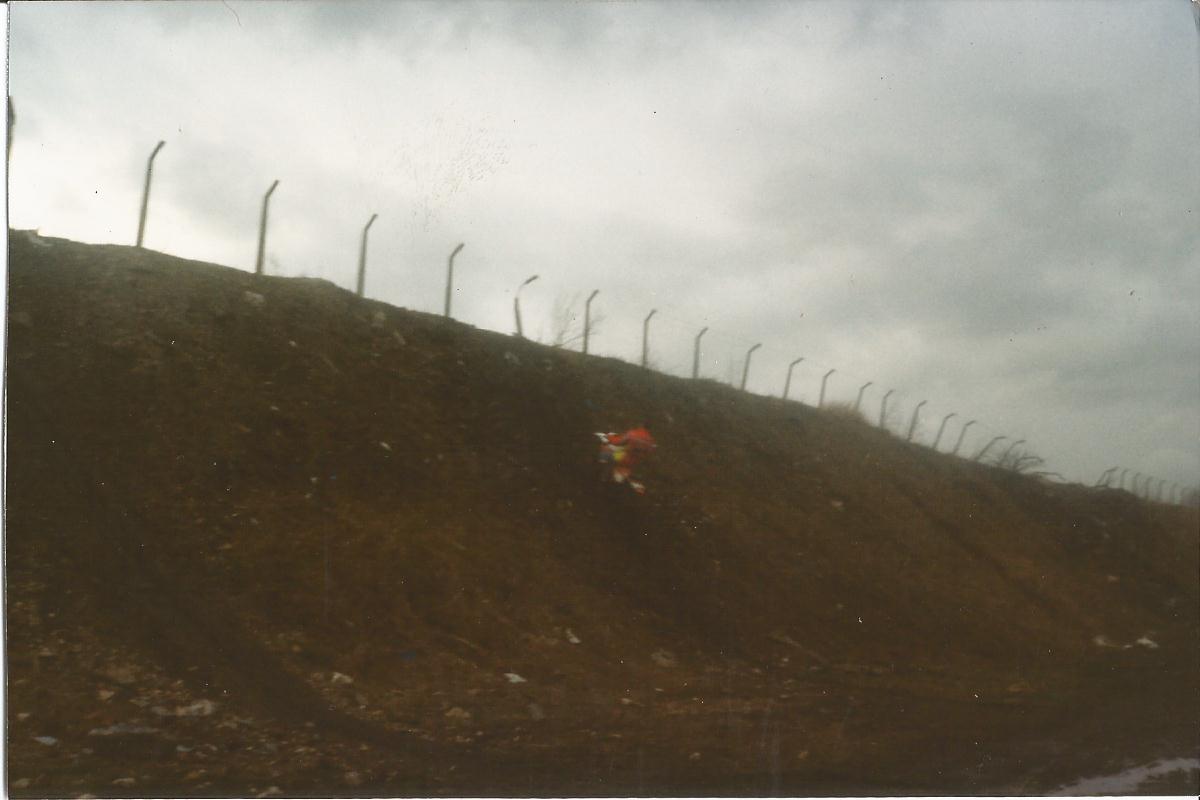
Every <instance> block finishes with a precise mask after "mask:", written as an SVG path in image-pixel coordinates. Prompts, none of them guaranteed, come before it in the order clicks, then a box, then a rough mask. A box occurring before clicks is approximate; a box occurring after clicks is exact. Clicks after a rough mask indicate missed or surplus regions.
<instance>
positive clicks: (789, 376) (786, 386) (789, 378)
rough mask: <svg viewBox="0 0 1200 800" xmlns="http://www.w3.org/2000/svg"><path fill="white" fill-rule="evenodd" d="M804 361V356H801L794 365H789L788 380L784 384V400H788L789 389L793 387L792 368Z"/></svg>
mask: <svg viewBox="0 0 1200 800" xmlns="http://www.w3.org/2000/svg"><path fill="white" fill-rule="evenodd" d="M803 360H804V356H801V357H800V358H797V359H796V360H795V361H793V362H792V363H790V364H788V372H787V380H786V381H784V382H783V399H784V400H787V399H788V389H789V388H791V385H792V368H793V367H795V366H796V365H797V364H799V363H800V362H801V361H803Z"/></svg>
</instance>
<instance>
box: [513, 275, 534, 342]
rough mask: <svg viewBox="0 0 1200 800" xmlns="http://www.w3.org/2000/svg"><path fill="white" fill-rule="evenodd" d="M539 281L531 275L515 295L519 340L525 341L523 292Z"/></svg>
mask: <svg viewBox="0 0 1200 800" xmlns="http://www.w3.org/2000/svg"><path fill="white" fill-rule="evenodd" d="M537 279H538V276H537V275H530V276H529V277H528V278H526V279H525V282H524V283H522V284H521V285H520V286H518V287H517V293H516V294H515V295H513V317H514V318H515V319H516V321H517V338H518V339H524V338H525V331H524V330H522V329H521V290H522V289H524V288H525V287H526V286H528V285H529V284H531V283H533V282H534V281H536V280H537Z"/></svg>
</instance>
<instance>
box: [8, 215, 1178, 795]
mask: <svg viewBox="0 0 1200 800" xmlns="http://www.w3.org/2000/svg"><path fill="white" fill-rule="evenodd" d="M10 238H11V243H10V275H9V320H8V324H9V340H8V341H9V346H8V352H7V369H8V373H7V374H8V384H7V387H8V388H7V392H8V393H7V445H8V451H7V464H6V478H5V479H6V509H5V512H6V515H5V579H6V589H7V591H6V608H5V611H6V644H7V658H8V663H7V667H8V671H7V675H8V686H7V691H8V703H7V720H6V723H7V757H8V764H7V780H8V791H9V792H10V793H11V794H12V795H13V796H16V797H46V796H69V797H76V796H79V795H81V794H84V793H89V794H92V795H95V796H100V797H110V796H111V797H121V796H195V797H205V796H207V797H211V796H247V797H271V796H379V795H384V796H411V795H418V796H444V795H450V796H462V795H472V796H478V795H490V796H497V795H500V796H551V795H554V796H564V795H566V796H578V795H592V796H595V795H602V796H620V795H630V794H635V795H642V796H646V795H686V796H705V795H755V796H764V795H774V794H790V795H802V796H818V795H879V794H882V795H893V796H894V795H929V794H936V795H947V794H1004V795H1011V794H1018V795H1023V794H1044V793H1046V792H1049V791H1051V790H1053V789H1054V788H1055V787H1058V786H1062V785H1064V784H1067V783H1069V782H1071V781H1073V780H1075V779H1078V778H1081V777H1086V776H1091V775H1097V774H1104V773H1107V772H1115V771H1118V770H1121V769H1123V768H1126V767H1129V766H1133V765H1137V764H1142V763H1146V762H1148V761H1152V760H1154V759H1158V758H1178V757H1187V758H1195V757H1197V756H1200V733H1198V728H1197V720H1200V708H1198V706H1200V691H1198V690H1200V663H1198V661H1200V578H1198V575H1200V518H1198V516H1197V512H1196V510H1195V509H1182V508H1177V507H1169V506H1165V505H1160V504H1154V503H1148V502H1145V501H1141V500H1138V499H1136V498H1134V497H1133V496H1132V495H1130V494H1129V493H1126V492H1121V491H1115V490H1107V489H1106V490H1094V489H1090V488H1085V487H1080V486H1068V485H1055V484H1049V483H1046V482H1043V481H1039V480H1037V479H1034V478H1030V477H1025V476H1018V475H1014V474H1012V473H1008V472H1004V471H1001V470H999V469H997V468H995V467H989V466H984V465H980V464H974V463H969V462H966V461H963V460H960V459H954V458H951V457H948V456H945V455H942V454H936V453H932V452H930V451H929V450H927V449H925V448H922V447H917V446H913V445H910V444H907V443H905V442H902V441H899V440H897V439H896V438H895V437H892V436H890V435H888V434H887V433H884V432H881V431H879V430H877V429H875V428H873V427H872V426H870V425H868V424H866V423H865V422H864V421H863V420H861V419H856V418H855V417H854V416H853V415H851V414H847V413H845V412H830V411H828V410H816V409H812V408H809V407H806V406H803V405H800V404H798V403H784V402H782V401H779V400H777V399H771V398H762V397H754V396H748V395H744V394H742V393H739V392H737V391H735V390H733V389H731V388H730V387H726V386H722V385H718V384H716V383H713V382H710V381H698V382H695V381H687V380H682V379H677V378H673V377H668V376H663V375H658V374H654V373H649V372H646V371H644V370H641V369H639V368H637V367H635V366H633V365H630V364H626V363H623V362H619V361H616V360H613V359H605V358H595V357H583V356H581V355H580V354H578V353H571V352H564V351H561V350H556V349H552V348H547V347H543V346H541V345H538V344H536V343H532V342H527V341H523V340H516V339H513V338H511V337H506V336H502V335H498V334H494V333H490V332H487V331H480V330H476V329H473V328H471V327H470V326H467V325H463V324H460V323H455V322H453V321H448V320H444V319H441V318H438V317H432V316H429V315H424V314H419V313H416V312H410V311H406V310H403V309H398V308H394V307H391V306H387V305H384V304H381V303H377V302H373V301H368V300H362V299H359V298H356V297H354V296H353V295H352V294H350V293H348V292H346V291H343V290H341V289H338V288H337V287H334V286H332V285H331V284H329V283H326V282H322V281H313V280H305V279H285V278H270V277H259V278H256V277H255V276H253V275H249V274H246V273H244V272H240V271H237V270H232V269H228V268H224V267H219V266H214V265H207V264H200V263H196V262H189V261H185V260H181V259H177V258H173V257H170V256H165V255H162V254H159V253H154V252H151V251H144V250H137V249H134V248H128V247H117V246H91V245H82V244H78V243H73V242H68V241H65V240H60V239H37V238H35V237H30V236H28V235H27V234H26V233H24V232H12V234H11V237H10ZM647 415H648V416H649V421H650V424H651V427H652V430H654V432H655V435H656V436H657V438H658V441H659V445H660V446H659V451H658V453H657V454H656V457H655V459H654V460H653V462H652V463H651V464H650V465H649V466H648V467H647V468H646V472H645V480H646V483H647V484H648V486H649V492H648V494H647V495H646V496H644V497H636V496H634V495H632V494H629V493H625V492H621V491H617V490H615V489H614V488H613V487H604V486H601V485H599V484H598V483H597V481H596V475H595V468H594V464H593V463H592V461H593V458H594V453H593V441H592V439H591V432H593V431H599V430H612V429H618V428H621V427H622V426H627V425H630V424H632V423H634V422H637V421H640V418H641V417H643V416H647ZM1197 790H1200V777H1198V776H1197V774H1196V773H1195V772H1188V773H1184V772H1180V773H1178V774H1175V775H1171V776H1167V777H1165V778H1162V779H1159V780H1158V781H1157V782H1156V783H1155V784H1154V785H1153V787H1148V788H1147V791H1154V792H1156V793H1160V794H1161V793H1179V794H1193V793H1196V791H1197Z"/></svg>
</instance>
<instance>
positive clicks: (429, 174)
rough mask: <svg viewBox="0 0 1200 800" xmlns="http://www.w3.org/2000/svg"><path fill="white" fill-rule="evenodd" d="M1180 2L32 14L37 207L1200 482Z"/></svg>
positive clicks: (21, 39)
mask: <svg viewBox="0 0 1200 800" xmlns="http://www.w3.org/2000/svg"><path fill="white" fill-rule="evenodd" d="M1191 5H1192V4H1191V3H1189V2H1187V0H1169V1H1166V2H1057V3H1055V2H1035V3H1018V2H1001V3H994V4H992V3H985V2H974V1H971V2H965V1H964V2H941V3H919V2H903V3H901V2H895V3H889V2H871V3H862V4H854V3H850V2H828V3H803V2H789V3H766V2H762V3H719V2H706V3H695V4H685V3H682V2H666V3H655V2H636V3H624V2H615V3H612V2H603V3H602V2H574V3H565V2H563V3H553V2H539V3H507V2H483V3H465V2H464V3H449V2H431V3H417V2H412V3H358V4H354V3H337V4H321V3H304V2H274V3H266V2H236V1H235V0H228V2H196V3H157V2H144V3H141V2H131V3H114V4H108V3H82V4H74V3H25V2H21V3H13V4H12V5H11V6H10V17H9V22H10V53H9V57H10V62H9V70H10V75H9V81H10V93H11V95H12V96H13V99H14V103H15V107H16V112H17V125H16V130H15V137H14V147H13V153H12V165H11V175H10V197H9V202H10V209H9V213H10V224H11V226H12V227H14V228H38V229H40V231H41V232H42V233H43V234H46V235H52V236H63V237H68V238H72V239H77V240H82V241H88V242H118V243H127V244H132V243H133V241H134V239H135V237H136V231H137V211H138V205H139V202H140V196H141V188H142V181H143V177H144V172H145V166H146V159H147V157H148V156H149V155H150V152H151V150H152V149H153V147H154V145H155V143H156V142H157V141H158V140H159V139H162V140H165V141H166V146H165V147H164V149H163V150H162V151H161V152H160V153H159V155H158V157H157V159H156V161H155V168H154V184H153V192H152V197H151V204H150V213H149V219H148V222H147V226H146V240H145V244H146V246H147V247H150V248H153V249H156V250H161V251H164V252H167V253H171V254H174V255H179V256H184V257H188V258H195V259H201V260H205V261H213V262H217V263H221V264H227V265H230V266H234V267H238V268H242V269H253V266H254V257H255V248H256V243H257V226H258V216H259V211H260V208H261V203H262V197H263V193H264V192H265V191H266V190H267V188H268V187H269V186H270V184H271V182H272V181H273V180H274V179H276V178H278V179H279V180H280V184H279V188H278V189H277V190H276V192H275V193H274V195H273V196H272V199H271V207H270V230H269V235H268V245H267V259H266V261H267V271H268V272H270V273H272V274H277V275H307V276H313V277H322V278H327V279H329V280H331V281H333V282H335V283H337V284H338V285H340V286H343V287H346V288H349V289H353V288H354V281H355V272H356V269H357V260H358V249H359V242H360V238H361V234H362V229H363V226H364V225H365V224H366V223H367V220H368V219H369V218H370V216H371V214H373V213H378V214H379V218H378V220H377V221H376V222H375V223H374V225H373V226H372V228H371V230H370V239H369V257H368V259H369V260H368V271H367V289H366V291H367V294H368V295H369V296H371V297H374V298H377V299H379V300H383V301H386V302H389V303H393V304H395V305H398V306H403V307H406V308H412V309H419V310H424V311H433V312H440V311H441V307H442V299H443V292H444V289H445V265H446V257H447V255H448V254H449V252H450V250H451V249H452V248H453V247H454V246H455V245H456V244H458V243H459V242H464V243H465V245H466V246H465V248H464V249H463V251H462V253H461V254H460V255H459V256H458V258H457V259H456V262H455V288H456V291H455V298H454V301H453V311H454V316H455V317H457V318H458V319H460V320H463V321H466V322H469V323H471V324H474V325H478V326H481V327H487V328H491V329H495V330H500V331H505V332H510V331H512V330H513V319H512V300H513V293H514V291H515V289H516V287H517V286H518V285H519V284H520V283H521V282H522V281H523V280H524V279H525V278H526V277H528V276H530V275H533V274H537V275H540V279H539V280H538V281H537V282H535V283H533V284H531V285H530V286H528V287H527V288H526V289H524V290H523V291H522V294H521V303H522V309H523V311H524V319H525V330H526V333H527V334H530V335H533V336H538V335H540V336H542V337H543V338H551V337H553V335H554V330H555V327H556V326H555V325H554V323H553V317H554V313H553V311H554V307H555V305H556V303H558V304H559V305H562V304H566V303H569V302H570V301H572V299H573V300H574V302H575V308H576V310H577V311H579V310H581V309H582V303H583V299H584V298H585V297H586V296H587V294H588V292H590V291H591V290H592V289H599V290H600V294H599V295H598V296H597V298H596V301H595V304H594V305H593V310H594V311H595V312H597V313H598V314H601V315H603V316H604V320H603V322H602V323H601V324H600V326H599V329H598V330H597V331H596V333H595V335H594V337H593V348H592V349H593V350H594V351H597V352H600V353H603V354H607V355H616V356H619V357H621V358H625V359H627V360H632V361H636V360H638V359H639V357H640V352H641V332H642V320H643V318H644V317H645V316H646V314H647V313H649V311H650V310H651V309H657V310H658V313H657V315H656V316H655V317H654V318H653V319H652V320H651V323H650V353H651V359H652V361H653V362H654V363H655V364H656V365H657V366H658V367H659V368H661V369H663V370H665V371H668V372H673V373H676V374H690V370H691V361H692V345H693V340H694V337H695V336H696V334H697V333H698V332H699V331H700V329H701V328H702V327H705V326H707V327H708V328H709V331H708V333H706V334H705V336H704V338H703V339H702V345H703V363H702V371H703V373H704V374H705V375H706V376H708V377H713V378H716V379H719V380H726V381H730V380H732V381H738V380H740V377H741V370H742V364H743V359H744V356H745V353H746V350H747V349H748V348H749V347H750V346H751V345H753V344H755V343H758V342H761V343H762V344H763V346H762V348H761V349H760V350H758V351H757V352H756V353H755V354H754V357H753V361H752V365H751V371H750V377H749V384H748V388H749V389H750V390H752V391H755V392H758V393H762V394H766V393H773V394H779V393H780V392H781V391H782V390H783V384H784V378H785V375H786V372H787V365H788V364H789V363H790V362H791V361H792V360H793V359H795V358H798V357H801V356H803V357H804V358H805V359H806V360H805V361H804V362H802V363H801V364H800V366H799V367H797V368H796V372H795V376H794V378H793V384H792V396H793V397H797V398H799V399H801V400H803V401H805V402H808V403H816V401H817V397H818V394H819V391H820V386H821V380H822V376H824V375H825V374H826V372H827V371H828V370H830V369H836V370H837V372H836V373H834V374H833V375H832V376H831V377H830V378H829V383H828V390H827V397H826V399H827V401H833V402H853V401H854V399H855V397H856V395H857V392H858V388H859V387H860V386H861V385H862V384H864V383H865V382H867V381H873V383H874V385H873V386H872V387H870V388H868V389H867V391H866V393H865V395H864V401H863V406H864V409H865V410H867V411H868V413H869V415H870V416H871V417H873V418H876V419H877V417H878V414H879V410H880V400H881V397H882V393H883V391H886V390H887V389H895V390H896V391H895V393H894V394H893V395H892V396H891V399H890V401H889V403H890V404H891V405H892V407H893V408H895V409H896V413H895V416H894V419H893V421H892V422H893V425H894V426H895V428H896V429H899V430H900V431H901V433H904V432H906V430H907V428H908V425H909V422H910V420H911V414H912V411H913V409H914V406H915V404H916V403H918V402H920V401H921V400H927V401H928V402H927V404H926V405H925V406H924V408H922V409H921V417H920V423H919V427H918V431H917V435H916V436H917V438H918V439H919V440H921V441H924V442H930V441H931V440H932V439H933V436H934V435H935V434H936V432H937V428H938V425H939V424H940V422H941V419H942V417H943V416H944V415H946V414H948V413H950V412H957V414H958V417H957V418H956V419H954V420H952V421H951V423H950V424H949V426H948V427H947V434H946V435H945V436H944V437H943V439H942V444H941V447H942V449H947V448H948V447H950V446H952V444H953V442H954V440H955V439H956V438H957V435H958V431H959V425H960V424H961V423H962V422H964V421H966V420H967V419H972V418H974V419H978V420H979V422H978V423H977V424H976V425H975V426H974V427H973V428H972V429H971V430H970V432H969V433H968V436H967V439H966V442H965V443H964V445H963V450H964V451H970V452H972V453H973V452H974V451H975V450H977V449H978V448H980V447H982V446H983V444H984V443H986V442H987V440H988V439H989V438H991V437H992V436H997V435H1007V436H1009V437H1011V438H1010V440H1012V439H1026V440H1027V442H1028V444H1027V447H1028V448H1029V449H1030V450H1031V451H1032V452H1033V453H1036V454H1038V455H1041V456H1042V457H1044V458H1045V459H1047V466H1046V467H1045V468H1046V469H1051V470H1057V471H1059V472H1061V473H1062V474H1063V475H1065V476H1066V477H1067V478H1069V479H1072V480H1079V481H1083V482H1086V483H1089V484H1090V483H1092V482H1094V481H1095V480H1096V478H1097V477H1098V476H1099V474H1100V473H1101V472H1102V471H1103V470H1104V469H1106V468H1108V467H1110V466H1113V465H1121V466H1123V467H1127V468H1129V469H1130V470H1131V474H1132V472H1133V471H1140V472H1142V473H1143V474H1147V475H1154V476H1156V477H1158V478H1163V479H1166V480H1167V481H1168V482H1179V483H1180V484H1181V485H1182V484H1191V485H1194V484H1196V483H1200V224H1198V217H1200V188H1198V187H1200V147H1198V145H1200V57H1198V54H1197V38H1198V37H1197V32H1198V25H1197V22H1196V19H1195V17H1194V15H1193V9H1192V8H1191V7H1190V6H1191Z"/></svg>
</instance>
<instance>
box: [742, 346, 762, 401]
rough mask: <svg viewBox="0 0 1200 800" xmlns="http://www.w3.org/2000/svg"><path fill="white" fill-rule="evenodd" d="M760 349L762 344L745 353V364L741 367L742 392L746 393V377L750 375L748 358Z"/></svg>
mask: <svg viewBox="0 0 1200 800" xmlns="http://www.w3.org/2000/svg"><path fill="white" fill-rule="evenodd" d="M760 347H762V342H759V343H758V344H756V345H754V346H753V347H751V348H750V349H749V350H747V351H746V362H745V364H743V365H742V386H741V389H742V391H743V392H744V391H746V376H747V375H749V374H750V356H752V355H754V351H755V350H757V349H758V348H760Z"/></svg>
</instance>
